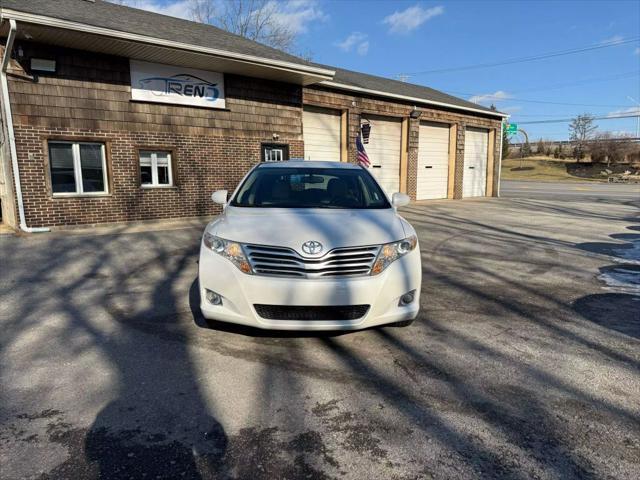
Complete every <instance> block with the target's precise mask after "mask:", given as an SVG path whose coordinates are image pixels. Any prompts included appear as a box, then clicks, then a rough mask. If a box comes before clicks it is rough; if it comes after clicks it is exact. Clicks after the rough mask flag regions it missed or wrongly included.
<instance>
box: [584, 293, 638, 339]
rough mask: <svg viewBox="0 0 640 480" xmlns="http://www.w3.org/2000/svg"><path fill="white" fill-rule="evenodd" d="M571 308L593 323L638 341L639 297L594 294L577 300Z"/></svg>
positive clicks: (621, 294) (624, 294) (625, 294)
mask: <svg viewBox="0 0 640 480" xmlns="http://www.w3.org/2000/svg"><path fill="white" fill-rule="evenodd" d="M573 308H574V310H575V311H576V312H577V313H579V314H580V315H582V316H583V317H584V318H586V319H587V320H590V321H591V322H593V323H596V324H598V325H600V326H602V327H605V328H609V329H611V330H615V331H617V332H620V333H623V334H625V335H628V336H630V337H633V338H638V339H640V295H631V294H628V293H596V294H593V295H587V296H585V297H582V298H579V299H578V300H576V301H575V302H574V303H573Z"/></svg>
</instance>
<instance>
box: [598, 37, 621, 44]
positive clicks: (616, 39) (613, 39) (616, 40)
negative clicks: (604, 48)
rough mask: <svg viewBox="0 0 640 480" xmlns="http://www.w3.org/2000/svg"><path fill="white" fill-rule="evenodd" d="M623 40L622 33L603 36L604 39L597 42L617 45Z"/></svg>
mask: <svg viewBox="0 0 640 480" xmlns="http://www.w3.org/2000/svg"><path fill="white" fill-rule="evenodd" d="M623 40H624V37H623V36H622V35H614V36H613V37H609V38H605V39H604V40H602V41H601V42H599V44H600V45H617V44H618V43H620V42H622V41H623Z"/></svg>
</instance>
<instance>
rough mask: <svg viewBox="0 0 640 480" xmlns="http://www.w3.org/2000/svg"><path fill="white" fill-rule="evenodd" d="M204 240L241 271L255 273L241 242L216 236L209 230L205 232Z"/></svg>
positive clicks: (209, 246) (208, 246)
mask: <svg viewBox="0 0 640 480" xmlns="http://www.w3.org/2000/svg"><path fill="white" fill-rule="evenodd" d="M203 241H204V244H205V246H206V247H207V248H209V249H210V250H212V251H213V252H215V253H217V254H218V255H221V256H223V257H224V258H226V259H227V260H230V261H231V263H233V264H234V265H235V266H236V267H238V268H239V269H240V271H241V272H244V273H253V271H252V270H251V265H250V264H249V261H248V260H247V257H246V255H245V254H244V250H243V249H242V245H240V244H239V243H237V242H231V241H229V240H225V239H224V238H220V237H216V236H215V235H211V234H210V233H209V232H205V234H204V238H203Z"/></svg>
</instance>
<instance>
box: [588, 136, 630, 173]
mask: <svg viewBox="0 0 640 480" xmlns="http://www.w3.org/2000/svg"><path fill="white" fill-rule="evenodd" d="M589 151H590V153H591V160H592V161H593V162H600V163H606V164H607V166H609V165H611V164H612V163H622V162H623V161H624V160H625V158H626V157H627V156H628V155H629V154H631V153H632V152H633V151H634V143H633V141H632V140H631V138H629V137H625V136H620V135H618V136H615V135H613V134H612V133H611V132H602V133H599V134H597V135H595V137H594V139H593V141H592V142H591V144H590V145H589Z"/></svg>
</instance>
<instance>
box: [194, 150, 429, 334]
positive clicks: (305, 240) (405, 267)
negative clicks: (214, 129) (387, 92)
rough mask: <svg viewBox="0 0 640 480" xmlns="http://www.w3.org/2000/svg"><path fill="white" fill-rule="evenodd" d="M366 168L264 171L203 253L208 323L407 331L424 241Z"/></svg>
mask: <svg viewBox="0 0 640 480" xmlns="http://www.w3.org/2000/svg"><path fill="white" fill-rule="evenodd" d="M392 198H393V199H392V201H391V202H390V201H389V199H388V198H387V196H386V195H385V194H384V192H383V191H382V189H381V188H380V186H379V185H378V183H377V182H376V181H375V179H374V178H373V176H372V175H371V174H370V173H369V172H368V171H367V170H366V169H364V168H362V167H359V166H356V165H353V164H349V163H339V162H311V161H289V162H273V163H261V164H259V165H258V166H256V167H254V168H253V169H252V170H251V171H250V172H249V173H248V174H247V176H246V177H245V178H244V179H243V181H242V182H241V183H240V186H239V187H238V188H237V189H236V191H235V192H234V194H233V196H232V198H231V200H229V201H227V192H226V190H220V191H217V192H215V193H214V194H213V195H212V199H213V201H214V202H216V203H219V204H222V205H223V208H224V211H223V213H222V215H220V216H219V217H217V218H216V219H215V220H213V221H212V222H211V223H210V224H209V225H207V227H206V229H205V232H204V236H203V238H202V246H201V248H200V264H199V283H200V298H201V303H200V308H201V310H202V314H203V315H204V316H205V318H207V319H209V320H221V321H225V322H232V323H239V324H243V325H250V326H252V327H258V328H267V329H286V330H347V329H348V330H353V329H359V328H366V327H372V326H375V325H383V324H389V323H396V324H400V325H408V324H410V323H411V321H412V320H413V319H414V318H416V316H417V315H418V310H419V308H420V298H419V296H420V283H421V280H422V268H421V262H420V249H419V247H418V238H417V236H416V232H415V230H414V229H413V227H412V226H411V225H410V224H409V223H408V222H407V221H406V220H405V219H403V218H402V217H401V216H400V215H398V214H397V212H396V208H397V207H399V206H403V205H406V204H407V203H408V202H409V197H408V196H407V195H405V194H403V193H395V194H393V197H392Z"/></svg>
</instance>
